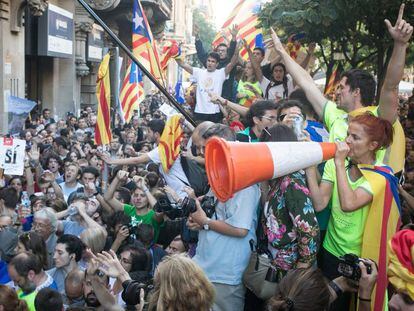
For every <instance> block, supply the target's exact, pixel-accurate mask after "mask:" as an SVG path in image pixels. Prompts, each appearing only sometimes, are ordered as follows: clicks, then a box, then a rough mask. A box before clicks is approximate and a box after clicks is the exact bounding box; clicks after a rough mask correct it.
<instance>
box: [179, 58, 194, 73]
mask: <svg viewBox="0 0 414 311" xmlns="http://www.w3.org/2000/svg"><path fill="white" fill-rule="evenodd" d="M175 61H176V62H177V65H178V66H180V67H181V68H183V69H184V70H185V71H187V72H188V73H189V74H191V75H192V74H193V67H191V66H190V65H189V64H187V63H185V62H184V61H183V60H182V59H181V58H176V59H175Z"/></svg>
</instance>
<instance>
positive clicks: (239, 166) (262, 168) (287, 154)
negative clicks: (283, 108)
mask: <svg viewBox="0 0 414 311" xmlns="http://www.w3.org/2000/svg"><path fill="white" fill-rule="evenodd" d="M335 152H336V145H335V144H334V143H316V142H268V143H254V144H251V143H241V142H228V141H225V140H224V139H222V138H218V137H212V138H210V139H209V140H208V142H207V144H206V151H205V158H206V171H207V176H208V181H209V183H210V186H211V187H212V189H213V191H214V193H215V195H216V196H217V198H218V199H219V200H220V201H222V202H225V201H227V200H228V199H230V198H231V197H232V195H233V194H234V193H235V192H237V191H239V190H241V189H244V188H246V187H248V186H251V185H254V184H256V183H258V182H261V181H265V180H270V179H273V178H276V177H280V176H284V175H287V174H290V173H293V172H296V171H298V170H300V169H304V168H307V167H310V166H312V165H316V164H319V163H321V162H322V161H324V160H328V159H331V158H333V157H334V156H335Z"/></svg>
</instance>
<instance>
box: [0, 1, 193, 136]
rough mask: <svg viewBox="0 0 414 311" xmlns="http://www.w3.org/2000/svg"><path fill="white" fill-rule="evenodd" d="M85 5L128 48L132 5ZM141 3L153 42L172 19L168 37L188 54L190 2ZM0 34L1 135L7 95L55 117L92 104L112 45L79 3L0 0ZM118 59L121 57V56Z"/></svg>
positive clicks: (190, 18) (95, 2)
mask: <svg viewBox="0 0 414 311" xmlns="http://www.w3.org/2000/svg"><path fill="white" fill-rule="evenodd" d="M86 2H88V4H89V5H90V6H91V7H92V8H93V9H94V10H95V12H96V13H97V14H98V15H99V16H100V17H101V18H102V19H103V20H104V21H105V22H106V24H107V25H108V26H109V27H110V29H111V30H112V31H113V32H114V33H115V34H116V35H118V36H119V38H120V39H121V40H122V42H124V43H125V44H126V45H127V46H128V47H129V48H131V37H132V31H131V28H132V8H133V0H88V1H86ZM141 3H142V5H143V7H144V10H145V12H146V15H147V18H148V21H149V23H150V26H151V29H152V31H153V34H154V37H155V38H157V39H158V40H160V41H162V40H163V38H165V36H164V29H165V27H166V25H167V21H169V20H171V19H172V23H173V25H174V32H172V37H174V38H176V39H177V38H178V39H179V40H180V41H181V42H183V43H184V48H185V49H191V41H192V40H193V39H192V37H191V36H192V30H191V29H192V14H191V7H192V0H174V1H173V0H142V1H141ZM182 19H184V21H183V20H182ZM0 34H1V35H0V92H1V96H0V123H1V125H0V133H1V134H3V135H4V134H6V133H7V124H8V118H7V113H8V110H9V107H8V100H7V99H8V96H9V95H13V96H17V97H21V98H27V99H30V100H33V101H35V102H37V103H38V104H39V105H38V108H39V110H41V109H43V108H49V109H51V111H52V113H53V115H55V116H58V117H63V116H64V114H65V113H67V112H71V113H75V114H78V113H79V111H80V109H81V107H82V106H84V105H95V104H96V97H95V87H96V73H97V70H98V67H99V63H100V60H101V58H102V54H103V52H104V51H105V49H107V48H110V47H113V46H114V43H113V42H112V40H111V39H110V38H109V36H108V35H107V34H106V33H105V32H104V31H103V29H102V28H100V26H98V25H97V24H96V23H95V22H94V20H93V19H92V18H91V17H90V16H89V14H88V13H87V12H86V11H85V9H84V8H83V7H82V6H81V5H80V4H79V3H78V1H76V0H70V1H69V0H49V1H47V0H2V1H0ZM168 35H170V33H169V34H168ZM120 56H121V57H122V56H124V58H125V55H124V53H123V52H122V51H121V52H120ZM173 78H174V77H173V75H172V79H173Z"/></svg>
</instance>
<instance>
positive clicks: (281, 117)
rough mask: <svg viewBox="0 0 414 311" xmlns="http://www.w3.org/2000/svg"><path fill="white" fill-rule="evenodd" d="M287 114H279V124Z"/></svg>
mask: <svg viewBox="0 0 414 311" xmlns="http://www.w3.org/2000/svg"><path fill="white" fill-rule="evenodd" d="M286 116H287V114H281V115H280V116H279V118H278V121H279V122H282V121H283V119H284V118H286Z"/></svg>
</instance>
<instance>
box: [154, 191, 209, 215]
mask: <svg viewBox="0 0 414 311" xmlns="http://www.w3.org/2000/svg"><path fill="white" fill-rule="evenodd" d="M200 204H201V208H202V209H203V210H204V212H205V213H206V215H207V217H209V218H211V217H212V216H213V215H214V213H215V211H216V201H215V198H214V197H211V196H210V197H208V196H205V197H204V199H203V200H202V201H201V203H200ZM154 210H155V211H156V212H157V213H162V212H163V213H165V214H166V215H167V216H168V218H170V219H171V220H174V219H176V218H186V217H188V216H190V214H191V213H194V212H195V211H197V205H196V202H195V200H194V199H191V198H189V197H186V198H184V200H183V201H182V202H181V203H176V202H171V200H170V199H169V198H168V196H167V195H163V196H162V197H160V198H159V199H158V201H157V204H156V205H155V206H154Z"/></svg>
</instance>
